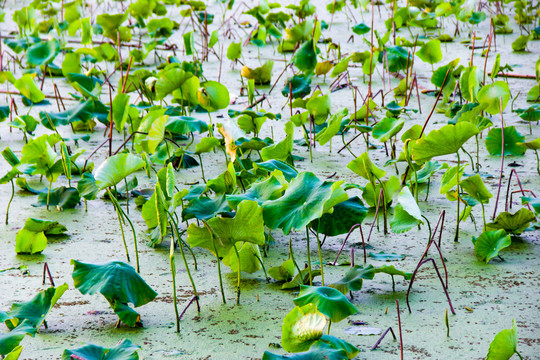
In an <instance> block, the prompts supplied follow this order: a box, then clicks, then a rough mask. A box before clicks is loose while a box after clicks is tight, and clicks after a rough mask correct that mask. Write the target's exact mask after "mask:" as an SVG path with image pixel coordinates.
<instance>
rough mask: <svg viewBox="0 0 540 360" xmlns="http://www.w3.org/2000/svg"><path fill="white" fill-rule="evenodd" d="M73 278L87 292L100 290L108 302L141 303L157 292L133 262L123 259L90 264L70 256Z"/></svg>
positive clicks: (76, 284)
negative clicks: (129, 262) (123, 260)
mask: <svg viewBox="0 0 540 360" xmlns="http://www.w3.org/2000/svg"><path fill="white" fill-rule="evenodd" d="M71 264H72V265H74V269H73V282H74V284H75V287H76V288H77V289H79V291H80V292H81V293H82V294H84V295H86V294H89V295H92V294H95V293H97V292H99V293H101V294H102V295H103V296H104V297H105V298H106V299H107V300H108V301H109V302H113V301H117V302H120V303H123V304H129V303H131V304H133V305H134V306H135V307H139V306H142V305H144V304H147V303H149V302H150V301H152V300H154V298H155V297H156V296H157V293H156V292H155V291H154V290H152V288H151V287H150V286H148V285H147V284H146V282H144V280H143V279H142V278H141V276H140V275H139V274H137V272H136V271H135V269H133V267H132V266H130V265H128V264H126V263H123V262H121V261H111V262H108V263H105V264H88V263H83V262H80V261H77V260H71Z"/></svg>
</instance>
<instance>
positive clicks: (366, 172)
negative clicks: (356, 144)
mask: <svg viewBox="0 0 540 360" xmlns="http://www.w3.org/2000/svg"><path fill="white" fill-rule="evenodd" d="M347 167H348V168H349V169H351V170H352V171H353V172H354V173H356V174H357V175H359V176H361V177H363V178H364V179H366V180H368V181H369V182H370V183H372V182H376V181H377V180H378V179H382V178H383V177H384V175H386V172H385V171H384V170H383V169H381V168H378V167H377V166H376V165H375V164H373V162H372V161H371V159H370V158H369V154H368V153H367V152H364V153H362V154H360V156H358V157H357V158H356V159H354V160H353V161H351V162H350V163H349V164H348V165H347Z"/></svg>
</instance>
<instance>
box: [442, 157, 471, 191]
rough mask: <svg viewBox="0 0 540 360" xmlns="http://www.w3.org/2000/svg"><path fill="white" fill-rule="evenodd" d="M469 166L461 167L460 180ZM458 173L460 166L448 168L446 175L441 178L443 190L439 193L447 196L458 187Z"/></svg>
mask: <svg viewBox="0 0 540 360" xmlns="http://www.w3.org/2000/svg"><path fill="white" fill-rule="evenodd" d="M467 165H468V164H463V165H461V166H460V167H459V178H460V179H461V178H462V177H463V172H464V171H465V167H466V166H467ZM457 171H458V166H457V165H456V166H452V167H451V168H448V169H447V170H446V171H445V172H444V175H443V176H442V178H441V189H440V191H439V193H440V194H446V193H447V192H449V191H450V190H451V189H452V188H453V187H454V186H457V175H458V174H457Z"/></svg>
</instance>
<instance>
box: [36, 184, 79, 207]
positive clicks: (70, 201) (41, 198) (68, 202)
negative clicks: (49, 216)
mask: <svg viewBox="0 0 540 360" xmlns="http://www.w3.org/2000/svg"><path fill="white" fill-rule="evenodd" d="M47 198H48V199H47ZM80 202H81V195H80V194H79V191H78V190H77V189H76V188H74V187H65V186H60V187H58V188H56V189H53V190H51V193H50V194H49V196H47V193H44V192H43V193H41V194H39V195H38V201H37V203H36V204H35V205H34V206H47V204H48V205H51V206H56V207H57V208H58V209H73V208H75V206H77V205H78V204H79V203H80Z"/></svg>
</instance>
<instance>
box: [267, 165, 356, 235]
mask: <svg viewBox="0 0 540 360" xmlns="http://www.w3.org/2000/svg"><path fill="white" fill-rule="evenodd" d="M341 184H342V182H341V181H338V182H329V181H321V180H319V179H318V178H317V177H316V176H315V175H314V174H313V173H310V172H304V173H300V174H299V175H298V176H297V177H296V178H294V179H293V180H292V181H291V182H290V184H289V187H288V188H287V190H286V191H285V194H284V195H283V196H282V197H281V198H279V199H276V200H268V201H265V202H264V203H263V205H262V207H263V214H264V223H265V225H266V226H268V227H269V228H271V229H276V228H280V229H282V230H283V233H284V234H286V235H287V234H289V232H290V231H291V230H292V229H295V230H301V229H303V228H305V227H306V226H307V225H308V224H309V223H310V222H311V221H313V220H315V219H318V218H320V217H321V216H322V215H323V214H325V213H327V212H330V211H331V210H332V208H333V207H334V206H335V205H337V204H339V203H340V202H342V201H345V200H347V199H348V197H349V196H348V195H347V193H346V192H345V191H344V190H343V189H342V188H341Z"/></svg>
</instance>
